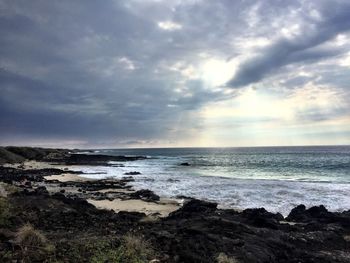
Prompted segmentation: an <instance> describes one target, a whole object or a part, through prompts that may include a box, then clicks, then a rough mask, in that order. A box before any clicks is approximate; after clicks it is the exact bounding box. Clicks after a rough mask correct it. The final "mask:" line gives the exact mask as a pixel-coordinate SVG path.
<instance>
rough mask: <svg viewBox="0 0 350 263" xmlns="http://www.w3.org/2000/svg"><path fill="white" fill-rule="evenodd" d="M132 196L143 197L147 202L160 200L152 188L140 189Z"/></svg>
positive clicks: (131, 195)
mask: <svg viewBox="0 0 350 263" xmlns="http://www.w3.org/2000/svg"><path fill="white" fill-rule="evenodd" d="M130 197H131V198H136V199H141V200H143V201H147V202H154V201H159V199H160V198H159V196H158V195H156V194H155V193H153V192H152V191H151V190H139V191H136V192H135V193H131V194H130Z"/></svg>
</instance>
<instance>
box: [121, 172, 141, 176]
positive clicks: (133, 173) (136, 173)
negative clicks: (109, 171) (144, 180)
mask: <svg viewBox="0 0 350 263" xmlns="http://www.w3.org/2000/svg"><path fill="white" fill-rule="evenodd" d="M139 174H141V173H140V172H135V171H134V172H127V173H124V175H139Z"/></svg>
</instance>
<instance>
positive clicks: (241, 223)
mask: <svg viewBox="0 0 350 263" xmlns="http://www.w3.org/2000/svg"><path fill="white" fill-rule="evenodd" d="M2 149H4V148H2ZM5 150H6V151H9V150H8V149H5ZM12 150H13V149H12ZM39 150H40V149H39ZM23 151H24V150H23V148H22V153H21V152H20V151H19V150H18V151H17V153H14V154H15V155H17V156H19V157H23ZM40 151H41V150H40ZM11 152H12V151H11ZM24 152H25V151H24ZM21 154H22V155H21ZM11 156H12V155H11ZM19 157H16V156H12V157H11V158H15V159H16V158H19ZM111 158H112V159H113V158H119V159H118V160H119V161H122V160H125V159H124V158H129V157H111V156H110V157H101V156H97V157H96V158H95V157H93V155H89V156H88V157H87V156H78V157H77V155H76V154H75V153H71V152H69V151H67V150H55V152H54V153H53V152H50V151H47V152H46V153H43V154H42V155H40V156H39V155H35V154H32V155H31V156H29V157H28V156H26V157H23V159H21V158H20V159H21V161H23V160H25V159H32V160H33V159H35V160H38V161H43V160H45V161H47V162H52V163H55V164H57V163H61V164H69V165H75V164H83V163H84V164H86V163H88V162H91V163H92V164H93V165H110V163H109V161H110V160H111ZM135 158H143V157H135ZM3 159H5V157H3ZM88 159H89V160H88ZM17 161H18V160H13V161H12V162H17ZM6 162H8V161H6ZM97 163H98V164H97ZM67 173H70V174H74V173H77V172H72V171H69V170H67V169H57V168H46V169H34V168H33V169H26V170H25V169H23V168H21V167H20V166H19V167H16V168H14V167H8V166H2V167H0V182H1V183H0V262H220V263H224V262H231V263H232V262H235V263H236V262H293V263H294V262H295V263H297V262H315V263H316V262H317V263H318V262H320V263H322V262H350V210H349V211H344V212H342V213H331V212H329V211H327V209H326V208H324V207H323V206H319V207H312V208H309V209H306V208H305V207H304V206H303V205H299V206H297V207H296V208H294V209H293V210H292V211H291V212H290V214H289V215H288V217H286V218H284V217H283V216H282V215H281V214H273V213H269V212H268V211H266V210H265V209H263V208H259V209H246V210H244V211H242V212H237V211H234V210H222V209H218V208H217V205H216V204H215V203H209V202H205V201H200V200H196V199H191V198H188V199H187V200H186V202H185V203H184V204H183V206H182V207H180V208H179V209H177V210H176V211H174V212H172V213H170V214H169V215H168V216H167V217H163V218H162V217H157V216H156V215H147V214H145V213H140V212H125V211H119V212H114V211H107V210H101V209H97V208H96V207H95V206H93V205H92V204H90V203H89V202H88V201H87V200H91V199H93V200H108V201H111V202H112V201H113V200H129V199H133V200H142V201H144V202H149V203H157V202H159V196H157V195H156V194H154V193H153V192H151V191H149V190H141V191H131V190H132V189H131V188H130V186H129V185H128V183H129V182H130V180H133V178H132V177H130V176H128V177H126V178H124V179H122V180H95V181H66V182H60V181H57V180H55V179H50V176H52V175H60V174H67Z"/></svg>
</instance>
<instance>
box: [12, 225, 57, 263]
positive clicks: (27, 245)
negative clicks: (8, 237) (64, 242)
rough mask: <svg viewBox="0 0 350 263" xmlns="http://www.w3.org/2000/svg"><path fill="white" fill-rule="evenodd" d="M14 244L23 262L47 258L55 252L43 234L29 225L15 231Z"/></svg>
mask: <svg viewBox="0 0 350 263" xmlns="http://www.w3.org/2000/svg"><path fill="white" fill-rule="evenodd" d="M14 243H15V244H16V245H18V246H19V247H20V250H21V253H20V257H21V261H23V262H33V261H37V260H39V261H40V260H43V259H45V258H49V257H50V254H52V253H53V252H54V250H55V249H54V246H52V245H50V243H49V242H48V241H47V239H46V237H45V236H44V234H42V233H41V232H40V231H39V230H37V229H35V228H34V227H33V226H32V225H30V224H26V225H24V226H22V227H20V228H19V229H18V230H17V232H16V234H15V238H14Z"/></svg>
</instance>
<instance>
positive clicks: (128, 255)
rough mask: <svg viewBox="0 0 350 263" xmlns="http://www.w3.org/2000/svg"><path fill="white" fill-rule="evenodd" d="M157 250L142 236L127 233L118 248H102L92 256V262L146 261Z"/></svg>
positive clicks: (140, 262) (129, 262) (134, 262)
mask: <svg viewBox="0 0 350 263" xmlns="http://www.w3.org/2000/svg"><path fill="white" fill-rule="evenodd" d="M154 257H155V252H154V250H153V249H152V247H151V245H150V243H149V242H148V241H146V240H144V239H143V238H142V237H140V236H136V235H132V234H127V235H125V236H124V237H123V238H122V241H121V244H120V246H119V247H118V248H116V249H113V248H107V249H106V247H105V248H102V249H98V251H97V253H95V254H94V255H93V257H91V259H90V262H91V263H100V262H114V263H124V262H128V263H145V262H149V261H150V260H151V259H154Z"/></svg>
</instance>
